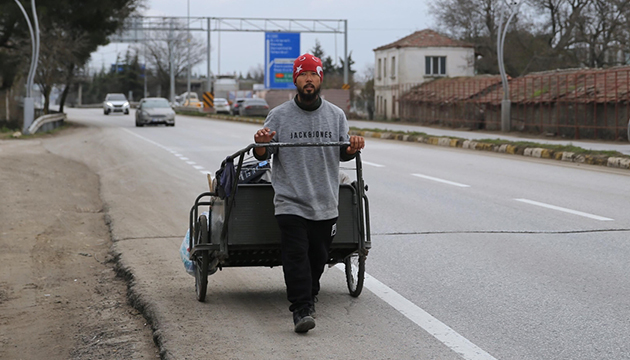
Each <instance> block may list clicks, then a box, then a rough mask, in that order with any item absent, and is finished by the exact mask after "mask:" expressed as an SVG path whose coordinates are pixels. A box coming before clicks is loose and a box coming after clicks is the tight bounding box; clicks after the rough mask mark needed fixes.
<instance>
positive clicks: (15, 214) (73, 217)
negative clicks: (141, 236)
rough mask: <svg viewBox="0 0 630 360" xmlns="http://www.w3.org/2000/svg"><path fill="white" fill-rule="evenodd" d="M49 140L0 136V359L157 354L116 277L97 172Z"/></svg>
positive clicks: (145, 326)
mask: <svg viewBox="0 0 630 360" xmlns="http://www.w3.org/2000/svg"><path fill="white" fill-rule="evenodd" d="M69 131H72V130H71V129H70V130H69ZM50 136H55V135H44V136H38V137H37V138H35V139H28V140H23V139H20V140H0V249H1V251H0V359H151V358H159V357H160V355H159V351H158V349H157V347H156V346H155V344H154V342H153V337H152V332H151V327H150V326H149V325H148V324H147V323H146V321H145V319H144V317H143V316H142V314H140V313H139V312H138V311H136V310H135V309H134V308H133V307H131V306H130V305H129V304H128V302H127V283H126V281H125V279H123V278H121V277H119V276H117V275H116V272H115V261H114V259H112V256H111V255H110V252H109V251H110V247H111V240H110V235H109V229H108V226H107V224H106V218H105V212H104V209H103V204H102V203H101V200H100V197H99V179H98V176H97V175H96V174H94V173H92V172H91V171H90V170H89V169H88V168H87V167H86V166H85V165H83V164H80V163H77V162H74V161H70V160H67V159H64V158H61V157H59V156H56V155H53V154H51V153H49V152H47V151H46V150H45V149H44V147H43V146H42V145H41V144H42V142H44V141H46V138H47V137H50Z"/></svg>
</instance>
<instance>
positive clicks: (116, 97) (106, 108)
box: [103, 94, 129, 115]
mask: <svg viewBox="0 0 630 360" xmlns="http://www.w3.org/2000/svg"><path fill="white" fill-rule="evenodd" d="M110 113H123V114H125V115H127V114H129V101H127V98H126V97H125V95H124V94H107V96H105V101H103V114H105V115H109V114H110Z"/></svg>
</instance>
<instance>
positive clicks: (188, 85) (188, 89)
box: [186, 0, 190, 105]
mask: <svg viewBox="0 0 630 360" xmlns="http://www.w3.org/2000/svg"><path fill="white" fill-rule="evenodd" d="M187 4H188V25H187V27H186V30H187V35H186V41H187V42H188V81H187V87H186V100H188V105H190V0H188V1H187Z"/></svg>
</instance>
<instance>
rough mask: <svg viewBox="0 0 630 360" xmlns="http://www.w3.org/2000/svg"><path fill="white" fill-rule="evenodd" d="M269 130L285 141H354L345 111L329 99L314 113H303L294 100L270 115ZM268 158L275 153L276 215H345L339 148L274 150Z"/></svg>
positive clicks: (318, 217) (324, 217)
mask: <svg viewBox="0 0 630 360" xmlns="http://www.w3.org/2000/svg"><path fill="white" fill-rule="evenodd" d="M264 126H265V127H268V128H269V129H271V131H276V135H275V136H274V139H273V141H275V142H281V143H319V142H339V141H348V140H349V138H350V137H349V135H348V122H347V120H346V116H345V114H344V113H343V110H341V109H340V108H339V107H337V106H335V105H333V104H331V103H329V102H328V101H326V100H322V104H321V106H320V107H319V108H318V109H317V110H314V111H305V110H302V109H301V108H300V107H299V106H298V105H297V104H296V103H295V101H294V100H290V101H287V102H285V103H284V104H282V105H280V106H277V107H276V108H274V109H272V110H271V111H270V112H269V115H268V116H267V119H266V120H265V125H264ZM267 154H268V156H269V155H273V165H272V168H273V170H272V172H271V184H272V185H273V189H274V191H275V197H274V205H275V214H276V215H298V216H301V217H304V218H306V219H309V220H327V219H332V218H335V217H337V216H338V215H339V214H338V209H337V206H338V202H339V161H340V149H339V147H336V146H329V147H285V148H273V147H271V148H267Z"/></svg>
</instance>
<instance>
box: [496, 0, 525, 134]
mask: <svg viewBox="0 0 630 360" xmlns="http://www.w3.org/2000/svg"><path fill="white" fill-rule="evenodd" d="M508 1H509V2H506V5H507V6H508V7H509V9H510V16H509V17H508V19H507V21H506V22H505V27H503V29H502V25H503V11H501V15H500V17H499V26H498V31H497V60H498V64H499V72H500V73H501V82H502V84H503V100H501V131H504V132H508V131H510V127H511V119H510V117H511V109H512V102H511V101H510V88H509V84H508V81H507V75H506V73H505V65H504V64H503V44H504V43H505V35H506V34H507V29H508V26H509V25H510V22H511V21H512V19H513V18H514V15H516V13H517V12H518V9H519V7H520V6H521V2H520V0H508ZM514 5H516V6H514Z"/></svg>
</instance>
